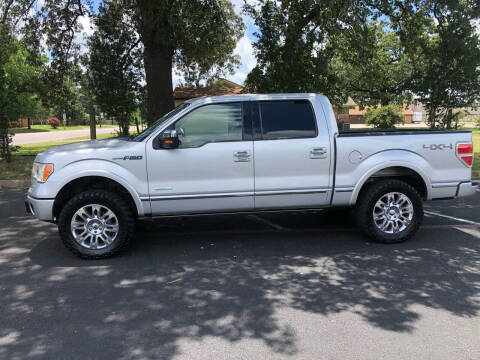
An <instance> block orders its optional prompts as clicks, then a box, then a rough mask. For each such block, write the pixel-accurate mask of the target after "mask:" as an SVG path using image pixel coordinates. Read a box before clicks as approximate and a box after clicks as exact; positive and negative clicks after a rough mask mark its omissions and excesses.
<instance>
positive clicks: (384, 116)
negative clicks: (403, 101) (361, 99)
mask: <svg viewBox="0 0 480 360" xmlns="http://www.w3.org/2000/svg"><path fill="white" fill-rule="evenodd" d="M365 119H366V120H367V124H369V125H373V126H374V127H376V128H379V129H392V128H394V127H395V125H396V124H403V123H404V122H405V121H404V119H403V116H402V113H401V108H400V107H399V106H395V105H386V106H382V107H377V108H375V107H372V108H369V109H368V110H367V111H366V113H365Z"/></svg>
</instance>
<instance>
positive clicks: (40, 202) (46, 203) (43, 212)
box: [25, 195, 55, 221]
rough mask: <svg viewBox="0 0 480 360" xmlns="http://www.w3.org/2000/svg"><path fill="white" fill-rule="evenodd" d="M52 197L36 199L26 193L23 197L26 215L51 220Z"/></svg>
mask: <svg viewBox="0 0 480 360" xmlns="http://www.w3.org/2000/svg"><path fill="white" fill-rule="evenodd" d="M54 201H55V200H53V199H38V198H34V197H32V196H30V195H27V198H26V199H25V210H26V212H27V214H28V215H32V216H35V217H36V218H38V219H40V220H44V221H52V220H53V203H54Z"/></svg>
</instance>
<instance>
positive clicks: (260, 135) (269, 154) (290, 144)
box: [253, 100, 331, 209]
mask: <svg viewBox="0 0 480 360" xmlns="http://www.w3.org/2000/svg"><path fill="white" fill-rule="evenodd" d="M318 106H320V108H319V109H318V110H319V111H317V112H318V113H319V115H320V116H321V120H322V121H319V122H318V124H319V125H318V126H317V121H316V117H315V115H316V113H315V112H314V106H313V104H312V103H311V102H310V101H309V100H268V101H258V102H256V108H257V111H255V112H254V115H253V124H254V125H253V128H254V139H255V156H254V162H255V208H256V209H269V208H294V207H316V206H322V205H325V204H328V203H329V199H330V196H329V194H331V193H330V184H329V179H330V176H329V175H330V162H331V146H330V138H329V133H328V129H327V127H326V124H325V123H326V121H324V115H323V111H322V109H321V105H318Z"/></svg>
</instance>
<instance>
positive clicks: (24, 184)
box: [0, 180, 30, 190]
mask: <svg viewBox="0 0 480 360" xmlns="http://www.w3.org/2000/svg"><path fill="white" fill-rule="evenodd" d="M29 187H30V180H0V189H20V190H24V189H28V188H29Z"/></svg>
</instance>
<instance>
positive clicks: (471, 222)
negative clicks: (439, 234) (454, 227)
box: [424, 210, 480, 225]
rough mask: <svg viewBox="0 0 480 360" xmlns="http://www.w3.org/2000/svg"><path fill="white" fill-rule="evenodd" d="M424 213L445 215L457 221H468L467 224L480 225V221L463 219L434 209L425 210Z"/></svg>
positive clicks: (444, 216)
mask: <svg viewBox="0 0 480 360" xmlns="http://www.w3.org/2000/svg"><path fill="white" fill-rule="evenodd" d="M424 213H425V214H428V215H434V216H440V217H443V218H446V219H450V220H455V221H460V222H464V223H467V224H472V225H480V223H479V222H476V221H472V220H467V219H462V218H458V217H455V216H450V215H444V214H440V213H437V212H434V211H426V210H424Z"/></svg>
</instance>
